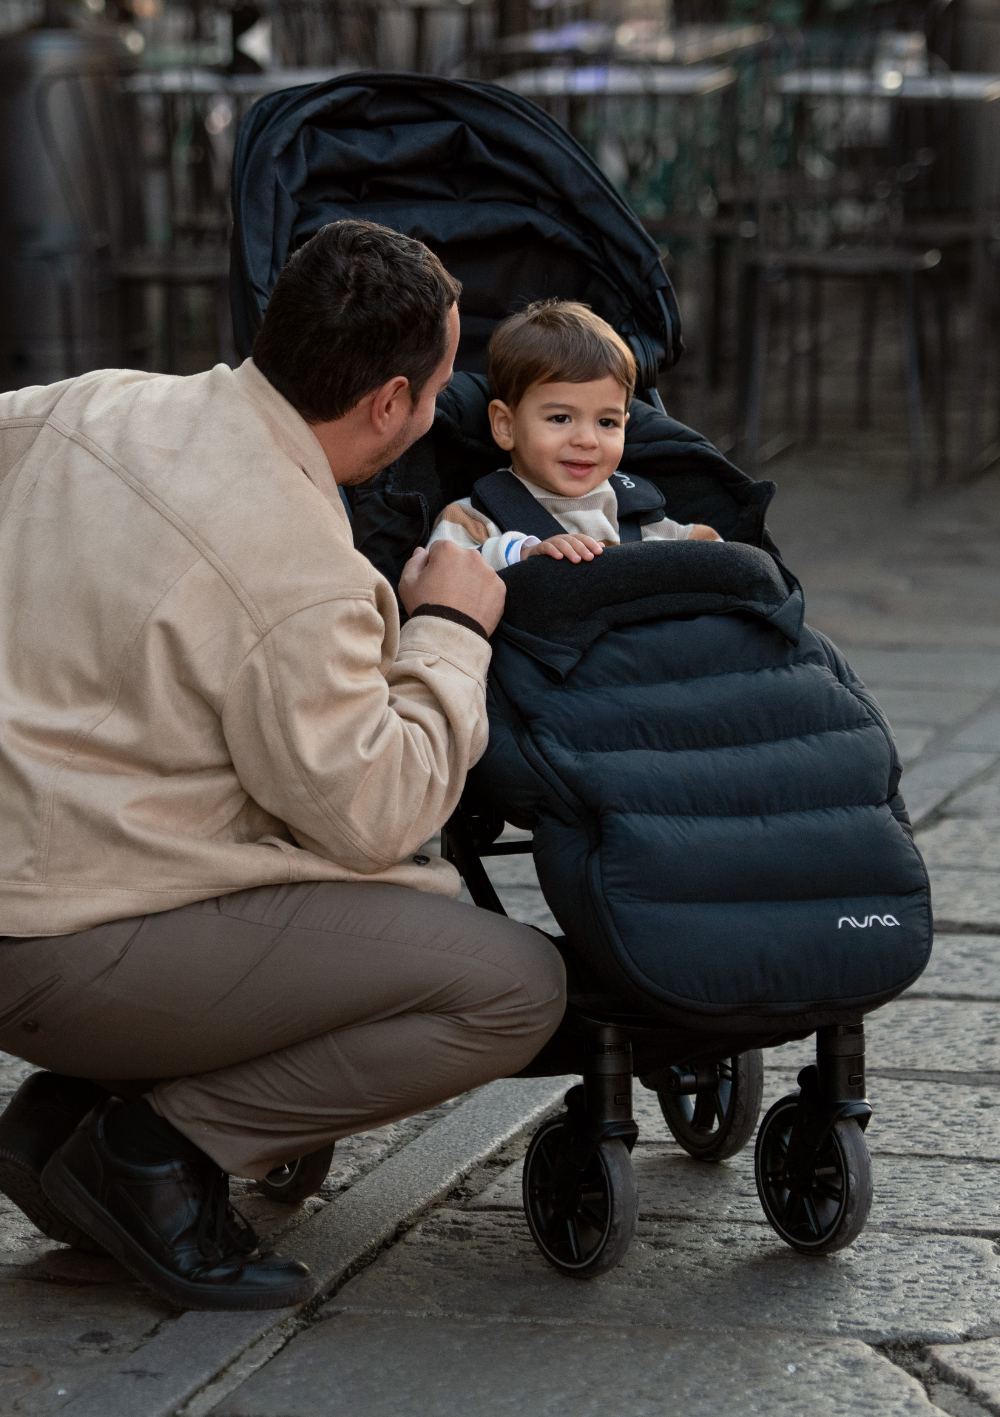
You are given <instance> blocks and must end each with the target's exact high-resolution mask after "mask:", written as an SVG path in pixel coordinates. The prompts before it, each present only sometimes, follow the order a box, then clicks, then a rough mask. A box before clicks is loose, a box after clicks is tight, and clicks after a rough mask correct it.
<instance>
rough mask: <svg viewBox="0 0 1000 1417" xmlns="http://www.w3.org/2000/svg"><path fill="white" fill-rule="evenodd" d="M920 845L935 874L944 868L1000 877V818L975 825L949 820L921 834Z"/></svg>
mask: <svg viewBox="0 0 1000 1417" xmlns="http://www.w3.org/2000/svg"><path fill="white" fill-rule="evenodd" d="M917 844H918V845H919V847H920V850H921V852H922V853H923V857H924V860H925V861H926V863H927V869H928V872H930V873H931V886H932V887H933V885H934V879H935V878H934V872H935V871H936V870H938V869H940V868H941V867H950V868H952V869H955V870H974V871H986V872H992V873H993V874H994V875H997V876H1000V817H983V818H979V819H977V820H975V821H966V820H963V819H962V818H956V817H946V818H945V819H944V820H943V821H940V822H935V823H934V824H933V825H932V826H928V827H924V828H923V829H922V830H921V831H919V832H918V833H917Z"/></svg>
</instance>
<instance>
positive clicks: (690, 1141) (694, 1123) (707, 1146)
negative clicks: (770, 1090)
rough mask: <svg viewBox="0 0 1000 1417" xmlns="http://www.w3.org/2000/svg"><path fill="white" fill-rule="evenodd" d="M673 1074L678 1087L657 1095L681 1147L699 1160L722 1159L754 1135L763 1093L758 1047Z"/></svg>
mask: <svg viewBox="0 0 1000 1417" xmlns="http://www.w3.org/2000/svg"><path fill="white" fill-rule="evenodd" d="M672 1072H673V1075H674V1080H675V1081H676V1083H677V1087H676V1088H673V1087H662V1088H660V1089H658V1090H657V1094H656V1096H657V1100H658V1102H659V1104H660V1111H661V1112H662V1113H663V1119H664V1121H665V1122H666V1124H667V1126H668V1128H669V1129H670V1133H671V1135H672V1136H673V1138H674V1140H675V1141H676V1142H677V1143H678V1145H679V1146H682V1147H683V1148H684V1150H685V1151H686V1152H687V1153H688V1155H689V1156H693V1157H694V1158H695V1160H696V1161H724V1160H725V1159H726V1157H727V1156H735V1155H736V1153H737V1152H738V1151H742V1150H743V1148H744V1147H745V1146H746V1144H747V1142H748V1141H749V1140H750V1138H751V1137H752V1136H753V1134H754V1129H755V1127H756V1126H757V1118H758V1116H759V1115H760V1104H761V1099H762V1097H763V1096H764V1058H763V1055H762V1053H761V1051H760V1049H759V1048H751V1049H750V1050H749V1051H748V1052H746V1053H737V1054H735V1055H734V1056H733V1057H731V1058H720V1060H719V1061H718V1062H717V1063H712V1064H709V1066H708V1068H707V1069H705V1068H703V1067H699V1068H698V1069H697V1070H696V1071H691V1070H689V1069H685V1068H683V1067H680V1068H675V1069H673V1070H672ZM689 1088H690V1090H688V1089H689ZM681 1089H683V1090H681Z"/></svg>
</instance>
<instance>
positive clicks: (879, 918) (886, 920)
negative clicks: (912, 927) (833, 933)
mask: <svg viewBox="0 0 1000 1417" xmlns="http://www.w3.org/2000/svg"><path fill="white" fill-rule="evenodd" d="M898 924H899V921H898V920H897V919H896V917H895V915H865V916H863V917H862V918H861V919H860V920H856V919H855V917H854V916H853V915H842V916H841V917H840V919H839V920H838V921H837V929H838V930H842V929H843V928H844V926H845V925H850V927H851V929H852V930H867V929H868V927H869V925H898Z"/></svg>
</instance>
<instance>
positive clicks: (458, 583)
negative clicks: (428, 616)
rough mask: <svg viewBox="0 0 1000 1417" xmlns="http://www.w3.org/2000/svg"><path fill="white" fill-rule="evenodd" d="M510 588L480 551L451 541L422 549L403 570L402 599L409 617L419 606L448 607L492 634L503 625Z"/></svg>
mask: <svg viewBox="0 0 1000 1417" xmlns="http://www.w3.org/2000/svg"><path fill="white" fill-rule="evenodd" d="M506 595H507V587H506V586H505V585H504V583H503V581H502V580H501V579H500V577H499V576H498V575H497V573H496V571H493V570H491V569H490V567H489V566H487V564H486V562H485V561H484V560H483V558H482V556H480V554H479V552H478V551H467V550H466V549H465V548H464V547H461V546H456V545H455V544H454V542H451V541H435V542H434V544H433V546H431V548H430V550H428V549H427V548H426V547H423V546H418V547H417V549H416V551H414V553H413V555H412V556H411V557H410V559H409V560H408V561H407V563H406V565H405V566H404V567H403V574H402V575H401V576H400V578H399V598H400V600H401V601H402V602H403V608H404V610H405V611H406V613H407V614H408V615H412V614H413V612H414V610H416V608H417V606H418V605H448V606H450V607H451V609H452V610H461V611H462V612H463V614H465V615H471V616H472V618H473V620H475V621H476V622H477V623H478V624H480V625H482V627H483V629H484V630H485V631H486V633H487V634H488V635H492V633H493V631H494V630H495V629H496V627H497V625H499V623H500V616H501V615H502V614H503V603H504V599H505V597H506Z"/></svg>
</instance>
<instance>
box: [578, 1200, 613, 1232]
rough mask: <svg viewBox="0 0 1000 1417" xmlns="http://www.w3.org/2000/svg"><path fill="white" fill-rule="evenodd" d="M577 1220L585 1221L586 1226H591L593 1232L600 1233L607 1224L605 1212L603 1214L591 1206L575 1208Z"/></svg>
mask: <svg viewBox="0 0 1000 1417" xmlns="http://www.w3.org/2000/svg"><path fill="white" fill-rule="evenodd" d="M576 1214H577V1218H578V1219H579V1220H585V1221H586V1222H587V1224H588V1225H592V1226H593V1227H594V1229H595V1230H597V1231H602V1230H603V1229H604V1227H605V1225H606V1223H607V1212H606V1211H605V1212H604V1213H603V1214H602V1213H601V1212H600V1211H599V1210H595V1209H594V1208H593V1207H592V1206H589V1205H581V1206H578V1207H577V1212H576Z"/></svg>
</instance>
